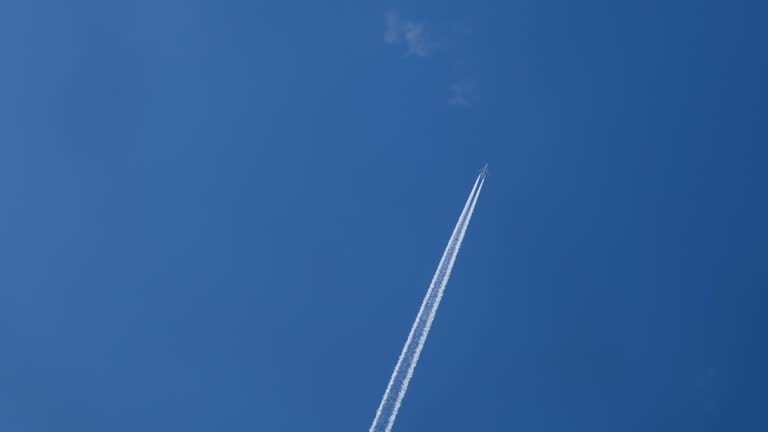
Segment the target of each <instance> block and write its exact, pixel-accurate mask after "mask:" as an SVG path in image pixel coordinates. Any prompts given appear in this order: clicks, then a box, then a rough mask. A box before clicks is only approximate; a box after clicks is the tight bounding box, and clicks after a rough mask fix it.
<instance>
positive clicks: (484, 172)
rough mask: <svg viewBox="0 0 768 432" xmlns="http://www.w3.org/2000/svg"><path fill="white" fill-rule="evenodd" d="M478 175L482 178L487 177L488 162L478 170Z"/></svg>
mask: <svg viewBox="0 0 768 432" xmlns="http://www.w3.org/2000/svg"><path fill="white" fill-rule="evenodd" d="M480 175H482V176H483V177H485V176H487V175H488V162H486V163H485V164H484V165H483V167H482V168H480Z"/></svg>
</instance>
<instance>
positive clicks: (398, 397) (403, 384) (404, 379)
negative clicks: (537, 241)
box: [369, 168, 486, 432]
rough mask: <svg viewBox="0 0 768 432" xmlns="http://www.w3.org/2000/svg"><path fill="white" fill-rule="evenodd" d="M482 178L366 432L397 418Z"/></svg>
mask: <svg viewBox="0 0 768 432" xmlns="http://www.w3.org/2000/svg"><path fill="white" fill-rule="evenodd" d="M485 175H486V169H485V168H483V170H482V171H481V172H480V175H479V176H478V177H477V180H475V184H474V186H473V187H472V192H470V194H469V198H467V202H466V203H465V204H464V210H462V212H461V216H459V221H458V222H456V227H455V228H454V229H453V233H452V234H451V238H450V240H448V245H447V246H446V247H445V251H444V252H443V256H442V258H441V259H440V264H438V266H437V271H436V272H435V275H434V276H433V277H432V283H431V284H430V285H429V289H428V290H427V294H426V295H425V296H424V300H423V301H422V303H421V308H420V309H419V313H418V315H416V320H415V321H414V323H413V327H411V332H410V333H409V334H408V339H407V340H406V342H405V346H403V351H402V352H401V353H400V357H399V358H398V360H397V365H396V366H395V370H394V371H393V372H392V377H391V378H390V379H389V384H388V385H387V390H386V391H385V392H384V396H383V397H382V399H381V404H379V408H378V409H377V410H376V417H375V418H374V419H373V424H371V428H370V430H369V432H390V431H391V430H392V425H393V424H394V423H395V417H397V412H398V410H399V409H400V405H401V404H402V402H403V397H404V396H405V392H406V390H408V383H409V382H410V380H411V377H412V376H413V370H414V368H415V367H416V363H417V362H418V361H419V356H420V355H421V350H422V348H424V342H425V341H426V340H427V335H428V334H429V329H430V328H431V327H432V321H434V319H435V314H436V313H437V308H438V307H439V306H440V300H442V298H443V292H444V291H445V286H446V284H447V283H448V279H449V278H450V277H451V270H452V269H453V264H454V263H455V262H456V255H458V253H459V248H460V247H461V242H462V240H463V239H464V234H465V233H466V232H467V226H469V220H470V219H471V218H472V213H473V212H474V210H475V204H476V203H477V198H478V197H479V196H480V191H481V190H482V189H483V183H484V182H485Z"/></svg>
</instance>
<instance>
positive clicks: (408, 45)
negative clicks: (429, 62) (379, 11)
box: [384, 11, 437, 57]
mask: <svg viewBox="0 0 768 432" xmlns="http://www.w3.org/2000/svg"><path fill="white" fill-rule="evenodd" d="M384 41H386V42H387V43H389V44H393V45H400V44H402V45H404V46H405V50H406V51H405V53H406V55H415V56H417V57H426V56H428V55H430V54H432V53H433V52H434V50H435V48H436V47H437V43H436V42H435V41H434V40H433V39H432V38H431V37H430V32H429V26H428V25H427V24H426V23H423V22H417V21H411V20H406V19H403V18H401V17H400V15H398V13H397V12H395V11H390V12H388V13H387V29H386V31H385V32H384Z"/></svg>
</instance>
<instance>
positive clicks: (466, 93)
mask: <svg viewBox="0 0 768 432" xmlns="http://www.w3.org/2000/svg"><path fill="white" fill-rule="evenodd" d="M449 91H450V94H449V97H448V103H449V104H450V105H454V106H459V107H470V106H472V98H473V94H474V91H475V84H474V83H473V82H472V81H470V80H462V81H457V82H455V83H453V84H451V87H450V88H449Z"/></svg>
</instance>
